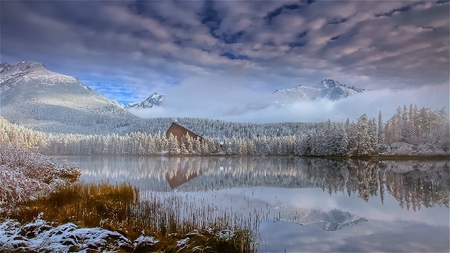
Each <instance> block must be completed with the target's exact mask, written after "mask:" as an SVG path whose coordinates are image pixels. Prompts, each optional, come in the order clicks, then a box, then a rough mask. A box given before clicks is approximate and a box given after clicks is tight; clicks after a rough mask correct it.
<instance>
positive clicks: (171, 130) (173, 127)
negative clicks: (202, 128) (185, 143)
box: [166, 122, 202, 139]
mask: <svg viewBox="0 0 450 253" xmlns="http://www.w3.org/2000/svg"><path fill="white" fill-rule="evenodd" d="M176 130H178V131H180V130H181V132H182V133H181V135H180V132H178V133H177V131H176ZM171 133H172V134H173V135H175V136H176V137H177V138H178V139H181V136H183V135H186V133H189V135H190V136H191V137H193V138H196V137H200V138H202V137H201V136H200V135H198V134H196V133H194V132H192V131H191V130H189V129H187V128H185V127H183V126H182V125H180V124H178V123H177V122H172V124H171V125H170V127H169V129H167V131H166V136H167V137H168V136H169V134H171Z"/></svg>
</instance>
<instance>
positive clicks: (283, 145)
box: [0, 105, 450, 157]
mask: <svg viewBox="0 0 450 253" xmlns="http://www.w3.org/2000/svg"><path fill="white" fill-rule="evenodd" d="M151 122H152V123H153V124H152V125H150V126H148V127H147V129H146V131H145V132H139V131H138V132H132V133H127V134H118V133H110V134H102V135H99V134H95V135H86V134H55V133H43V132H38V131H34V130H31V129H28V128H25V127H21V126H18V125H15V124H12V123H10V122H8V121H7V120H5V119H3V118H0V127H1V128H2V129H3V130H4V131H2V132H1V133H0V143H10V144H13V145H19V146H21V147H24V148H26V149H35V150H36V151H37V152H39V153H43V154H49V155H260V156H261V155H267V156H270V155H280V156H286V155H295V156H321V157H329V156H337V157H363V156H394V155H402V156H448V155H449V154H450V142H449V118H448V115H447V113H446V111H445V109H444V108H442V109H439V110H432V109H430V108H420V109H418V108H417V106H416V105H410V106H409V107H408V106H406V105H405V106H403V108H402V107H398V109H397V111H396V113H395V114H394V115H393V116H392V117H391V118H390V119H388V120H387V121H386V122H384V121H383V117H382V112H381V111H380V113H379V115H378V118H369V117H368V116H367V115H366V114H364V115H362V116H360V117H359V118H358V119H357V120H356V122H355V121H350V120H349V119H347V120H346V121H345V122H344V121H343V122H332V121H330V120H328V121H327V122H324V123H292V122H291V123H272V124H251V123H231V122H224V121H218V120H206V119H194V118H183V119H179V120H178V122H179V124H181V125H183V126H185V127H186V128H188V129H190V130H192V131H193V132H195V133H197V134H199V135H200V136H202V138H192V137H190V136H185V137H183V138H182V140H181V141H180V142H179V141H177V138H176V137H175V136H173V135H170V136H166V135H165V132H164V131H165V130H167V128H168V126H169V125H170V123H171V120H170V119H163V118H161V119H153V120H152V121H151Z"/></svg>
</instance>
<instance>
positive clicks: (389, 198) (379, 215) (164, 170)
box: [56, 156, 450, 252]
mask: <svg viewBox="0 0 450 253" xmlns="http://www.w3.org/2000/svg"><path fill="white" fill-rule="evenodd" d="M56 158H57V159H58V160H67V161H68V162H74V163H78V164H79V166H80V169H81V171H82V176H81V178H80V180H81V181H83V182H99V181H107V182H109V183H120V182H129V183H130V184H132V185H133V186H135V187H137V188H139V189H140V192H141V194H142V198H145V196H146V194H153V195H154V194H158V195H159V196H161V197H162V198H164V197H167V196H169V197H170V196H173V195H176V196H181V197H182V198H183V199H184V200H185V201H186V202H187V205H198V206H202V205H208V206H213V207H214V210H218V212H219V211H220V210H224V211H226V212H231V213H238V214H239V215H241V216H245V217H250V219H253V220H258V227H257V233H258V239H257V240H258V242H259V251H260V252H375V251H384V252H386V251H388V252H449V207H448V206H449V192H450V187H449V171H450V169H449V168H450V166H449V165H450V161H448V160H380V161H370V160H354V159H320V158H301V157H256V156H252V157H224V156H201V157H167V156H155V157H137V156H64V157H62V156H58V157H56Z"/></svg>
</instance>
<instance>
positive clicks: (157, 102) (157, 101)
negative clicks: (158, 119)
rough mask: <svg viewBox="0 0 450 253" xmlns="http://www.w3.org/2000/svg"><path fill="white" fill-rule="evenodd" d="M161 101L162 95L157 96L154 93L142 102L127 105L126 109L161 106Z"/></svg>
mask: <svg viewBox="0 0 450 253" xmlns="http://www.w3.org/2000/svg"><path fill="white" fill-rule="evenodd" d="M163 100H164V95H159V94H158V93H157V92H154V93H153V94H150V96H148V98H147V99H145V100H144V101H141V102H134V103H129V104H128V105H127V107H126V108H152V107H153V106H161V105H162V102H163Z"/></svg>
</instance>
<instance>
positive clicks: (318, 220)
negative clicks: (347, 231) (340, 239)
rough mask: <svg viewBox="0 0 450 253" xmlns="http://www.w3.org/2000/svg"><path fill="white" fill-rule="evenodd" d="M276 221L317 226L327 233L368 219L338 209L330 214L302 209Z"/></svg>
mask: <svg viewBox="0 0 450 253" xmlns="http://www.w3.org/2000/svg"><path fill="white" fill-rule="evenodd" d="M274 221H289V222H294V223H297V224H300V225H302V226H305V225H310V224H315V225H317V226H319V227H321V228H322V229H323V230H326V231H337V230H340V229H342V228H344V227H347V226H351V225H357V224H358V223H360V222H363V221H367V219H366V218H362V217H358V216H355V215H353V214H351V213H349V212H343V211H341V210H337V209H333V210H331V211H328V212H323V211H321V210H318V209H301V210H296V211H295V213H294V212H290V213H288V214H287V215H281V214H280V217H279V218H275V220H274Z"/></svg>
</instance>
